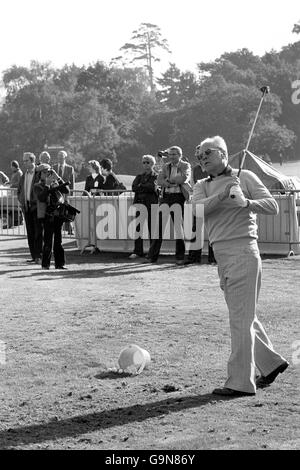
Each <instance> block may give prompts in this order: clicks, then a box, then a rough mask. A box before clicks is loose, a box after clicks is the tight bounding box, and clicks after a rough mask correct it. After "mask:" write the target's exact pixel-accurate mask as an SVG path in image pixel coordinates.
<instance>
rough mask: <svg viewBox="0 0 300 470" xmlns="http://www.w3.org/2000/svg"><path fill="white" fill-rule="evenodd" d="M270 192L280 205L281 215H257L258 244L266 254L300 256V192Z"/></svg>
mask: <svg viewBox="0 0 300 470" xmlns="http://www.w3.org/2000/svg"><path fill="white" fill-rule="evenodd" d="M270 192H271V193H272V194H273V196H274V198H275V199H276V201H277V203H278V206H279V214H278V216H270V215H264V214H257V219H258V242H259V244H260V245H262V250H265V251H266V253H274V254H276V253H278V254H282V253H287V256H292V255H295V254H300V229H299V225H300V190H288V191H280V190H278V189H277V190H271V191H270ZM262 250H261V251H262Z"/></svg>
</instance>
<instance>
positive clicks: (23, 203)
mask: <svg viewBox="0 0 300 470" xmlns="http://www.w3.org/2000/svg"><path fill="white" fill-rule="evenodd" d="M25 174H26V172H24V173H23V175H22V176H21V178H20V181H19V186H18V190H17V197H18V201H19V203H20V205H21V208H22V210H23V211H24V210H26V201H25V192H24V181H25ZM39 178H40V173H39V172H38V171H37V170H36V169H35V170H34V175H33V179H32V185H31V189H30V208H29V210H30V211H33V210H35V209H36V208H37V197H36V194H35V192H34V191H33V188H34V185H35V183H37V182H38V181H39Z"/></svg>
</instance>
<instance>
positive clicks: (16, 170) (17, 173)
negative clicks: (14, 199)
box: [10, 160, 23, 188]
mask: <svg viewBox="0 0 300 470" xmlns="http://www.w3.org/2000/svg"><path fill="white" fill-rule="evenodd" d="M10 168H11V171H12V175H11V178H10V187H11V188H18V186H19V182H20V179H21V176H22V175H23V172H22V170H21V169H20V166H19V163H18V162H17V160H13V161H12V162H11V164H10Z"/></svg>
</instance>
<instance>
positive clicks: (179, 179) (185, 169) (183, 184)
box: [157, 160, 192, 199]
mask: <svg viewBox="0 0 300 470" xmlns="http://www.w3.org/2000/svg"><path fill="white" fill-rule="evenodd" d="M170 174H171V163H165V164H164V165H163V167H162V170H161V172H160V173H159V175H158V178H157V184H158V185H159V186H161V187H162V189H163V191H164V189H165V188H166V182H167V180H168V179H169V178H170ZM190 179H191V165H190V163H188V162H184V161H183V160H180V161H179V163H178V166H177V176H175V178H174V182H175V183H177V184H178V185H179V186H180V189H181V192H182V193H183V195H184V197H185V199H188V193H191V192H192V187H191V185H190Z"/></svg>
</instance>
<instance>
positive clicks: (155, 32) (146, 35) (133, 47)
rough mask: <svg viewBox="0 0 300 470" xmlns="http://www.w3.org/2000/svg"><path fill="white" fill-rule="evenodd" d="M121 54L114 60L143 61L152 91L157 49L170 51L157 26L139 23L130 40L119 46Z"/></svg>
mask: <svg viewBox="0 0 300 470" xmlns="http://www.w3.org/2000/svg"><path fill="white" fill-rule="evenodd" d="M120 50H121V51H122V53H123V55H122V56H120V57H116V58H115V59H114V60H115V61H116V60H117V61H120V60H125V63H126V62H127V63H129V64H133V63H135V62H136V61H142V62H144V63H145V67H146V70H147V73H148V77H149V84H150V89H151V91H152V92H153V91H154V88H155V86H154V65H153V63H154V62H160V57H159V55H158V52H157V50H159V52H161V51H162V50H164V51H167V52H168V53H170V52H171V51H170V49H169V45H168V41H167V40H166V39H165V38H163V37H162V33H161V30H160V28H159V26H157V25H155V24H152V23H141V24H140V26H139V28H138V29H137V30H135V31H133V33H132V37H131V42H128V43H126V44H124V46H122V47H121V48H120Z"/></svg>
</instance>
